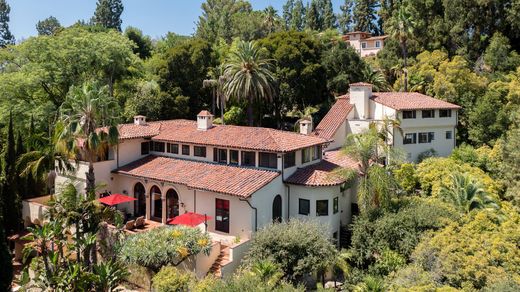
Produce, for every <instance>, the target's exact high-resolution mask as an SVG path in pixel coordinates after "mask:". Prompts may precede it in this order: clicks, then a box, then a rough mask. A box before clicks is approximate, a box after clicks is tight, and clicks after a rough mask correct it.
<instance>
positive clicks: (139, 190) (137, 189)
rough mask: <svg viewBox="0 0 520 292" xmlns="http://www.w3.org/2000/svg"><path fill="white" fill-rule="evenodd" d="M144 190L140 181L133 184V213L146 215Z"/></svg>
mask: <svg viewBox="0 0 520 292" xmlns="http://www.w3.org/2000/svg"><path fill="white" fill-rule="evenodd" d="M145 193H146V190H145V188H144V186H143V184H142V183H136V184H135V186H134V198H136V199H137V200H136V201H134V215H135V216H138V217H139V216H145V215H146V194H145Z"/></svg>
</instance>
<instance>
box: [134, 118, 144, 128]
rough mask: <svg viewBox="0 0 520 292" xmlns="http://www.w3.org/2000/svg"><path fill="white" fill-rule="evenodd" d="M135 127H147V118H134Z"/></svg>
mask: <svg viewBox="0 0 520 292" xmlns="http://www.w3.org/2000/svg"><path fill="white" fill-rule="evenodd" d="M134 125H139V126H144V125H146V117H145V116H134Z"/></svg>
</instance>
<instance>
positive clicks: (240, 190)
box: [114, 155, 280, 198]
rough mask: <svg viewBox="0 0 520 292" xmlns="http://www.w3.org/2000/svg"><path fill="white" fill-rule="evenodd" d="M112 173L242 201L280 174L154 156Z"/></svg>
mask: <svg viewBox="0 0 520 292" xmlns="http://www.w3.org/2000/svg"><path fill="white" fill-rule="evenodd" d="M114 172H115V173H118V174H123V175H130V176H135V177H144V178H148V179H153V180H158V181H164V182H170V183H174V184H180V185H185V186H187V187H189V188H194V189H198V190H204V191H211V192H217V193H222V194H227V195H231V196H238V197H244V198H246V197H249V196H251V195H252V194H253V193H255V192H256V191H258V190H259V189H261V188H262V187H264V186H265V185H267V184H268V183H269V182H271V181H272V180H274V179H275V178H276V177H277V176H279V175H280V173H278V172H276V171H269V170H261V169H252V168H244V167H238V166H229V165H219V164H213V163H207V162H197V161H190V160H184V159H177V158H168V157H159V156H153V155H150V156H147V157H145V158H143V159H140V160H137V161H135V162H132V163H130V164H128V165H125V166H123V167H120V168H119V169H117V170H115V171H114Z"/></svg>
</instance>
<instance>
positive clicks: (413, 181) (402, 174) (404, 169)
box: [393, 163, 419, 194]
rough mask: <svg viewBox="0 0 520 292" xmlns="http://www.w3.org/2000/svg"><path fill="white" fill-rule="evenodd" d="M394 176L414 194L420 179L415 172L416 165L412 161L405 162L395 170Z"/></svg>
mask: <svg viewBox="0 0 520 292" xmlns="http://www.w3.org/2000/svg"><path fill="white" fill-rule="evenodd" d="M393 174H394V177H395V179H396V181H397V183H398V184H399V186H400V187H401V189H403V190H404V191H405V192H407V193H408V194H413V193H414V192H415V191H416V190H417V188H418V187H419V180H418V179H417V176H416V174H415V165H414V164H412V163H403V164H401V165H400V166H399V167H398V168H396V169H394V170H393Z"/></svg>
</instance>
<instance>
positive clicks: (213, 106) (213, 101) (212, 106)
mask: <svg viewBox="0 0 520 292" xmlns="http://www.w3.org/2000/svg"><path fill="white" fill-rule="evenodd" d="M212 91H213V94H212V96H211V114H212V115H215V114H216V112H215V99H216V92H215V89H214V88H213V89H212Z"/></svg>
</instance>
